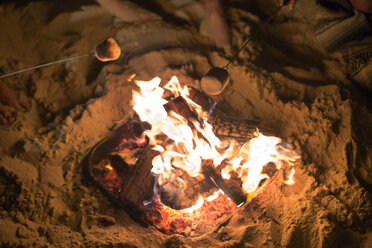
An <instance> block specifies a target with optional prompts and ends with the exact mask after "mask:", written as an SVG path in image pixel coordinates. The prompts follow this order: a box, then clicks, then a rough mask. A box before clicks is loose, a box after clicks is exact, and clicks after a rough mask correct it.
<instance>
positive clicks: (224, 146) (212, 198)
mask: <svg viewBox="0 0 372 248" xmlns="http://www.w3.org/2000/svg"><path fill="white" fill-rule="evenodd" d="M135 82H136V84H137V86H138V87H139V91H133V100H132V105H133V109H134V110H135V111H136V113H137V114H138V116H139V118H140V119H141V121H143V122H147V123H149V124H150V125H151V129H150V130H146V131H144V135H145V136H147V137H148V139H149V145H150V146H152V149H153V150H156V151H158V152H159V155H158V156H155V157H154V158H153V160H152V165H153V167H152V170H151V172H152V173H153V175H154V177H155V179H156V185H158V186H161V185H163V184H164V183H165V182H167V181H169V180H177V181H179V182H180V183H181V184H182V183H183V180H182V179H181V178H180V177H178V176H177V173H176V169H182V171H185V172H187V173H188V174H189V175H190V176H191V177H194V178H196V177H198V176H200V175H201V174H202V167H203V161H205V160H211V161H213V165H214V166H215V167H219V166H221V168H222V169H220V173H221V177H222V178H223V179H224V180H229V179H230V178H231V177H232V175H233V174H234V175H235V176H236V175H237V176H238V177H239V178H240V180H241V182H242V190H243V191H244V192H245V193H246V194H247V197H248V199H250V197H251V196H252V194H251V193H252V192H254V191H255V190H256V189H257V188H258V187H259V184H260V182H261V180H263V179H266V178H268V177H269V175H268V174H266V173H264V168H265V166H267V165H268V164H274V165H275V169H277V170H279V169H280V168H281V167H282V166H283V165H286V166H288V167H289V168H290V169H291V172H290V175H289V177H288V180H287V181H286V183H287V184H289V185H290V184H293V183H294V181H293V175H294V172H295V169H294V168H293V167H294V165H295V162H296V161H297V160H298V159H299V158H300V156H299V155H298V153H297V152H295V151H294V149H293V148H292V147H291V146H290V145H289V144H287V143H284V142H283V141H282V140H281V139H280V138H278V137H273V136H265V135H263V134H262V133H260V132H259V130H256V132H255V135H254V138H253V139H251V140H249V141H247V142H246V143H245V144H244V145H241V144H240V143H238V142H237V141H235V140H233V139H225V140H220V139H219V138H218V137H217V136H216V135H215V134H214V133H213V127H212V126H211V125H210V124H209V123H208V122H207V121H205V120H206V119H207V117H208V113H207V112H206V111H203V109H202V107H201V106H199V105H198V104H196V103H195V102H194V101H193V100H192V99H190V98H189V95H190V93H189V89H188V87H187V86H184V87H182V86H181V85H180V83H179V82H178V79H177V77H172V78H171V80H170V81H169V82H168V83H167V84H165V85H164V86H163V87H160V84H161V79H160V78H159V77H156V78H154V79H152V80H151V81H135ZM166 95H171V97H172V99H176V98H177V97H182V99H183V100H184V101H185V102H186V104H187V106H188V108H189V109H190V110H191V111H192V112H193V113H195V116H194V115H192V117H189V118H186V117H184V116H183V115H181V114H179V113H177V112H176V111H174V110H172V109H168V111H167V110H166V108H165V105H166V104H168V103H169V101H168V100H166V99H169V97H168V98H166V97H165V96H166ZM288 167H286V168H288ZM184 185H186V182H184ZM157 190H159V187H154V199H155V200H153V201H154V202H156V204H155V205H156V207H155V209H156V211H158V212H159V213H160V218H158V217H156V216H157V215H154V216H155V217H154V216H153V215H151V214H148V216H147V218H148V219H149V220H151V221H152V223H155V225H156V226H158V227H159V228H160V229H164V230H167V231H166V232H170V230H171V229H172V230H173V229H174V228H173V227H172V226H173V225H175V224H174V222H173V221H174V220H175V219H179V218H180V217H182V216H183V217H185V216H184V214H193V215H194V216H198V217H200V216H203V211H208V209H214V210H215V209H218V208H216V206H217V205H218V204H220V205H218V206H219V207H220V208H221V206H224V204H225V205H226V206H225V207H226V209H225V211H226V212H231V211H232V209H234V207H232V206H231V205H230V204H226V203H222V204H221V202H223V201H226V200H228V199H229V196H228V195H225V194H224V193H226V192H223V191H222V190H218V191H215V192H212V193H211V195H209V196H206V197H203V196H199V198H198V200H197V201H196V203H195V204H194V205H193V206H192V207H190V208H185V209H183V210H174V209H171V208H169V207H166V206H164V205H162V204H161V200H160V198H159V192H157ZM204 196H205V195H204ZM154 202H153V203H154ZM213 202H214V203H213ZM213 204H217V205H213ZM235 207H236V206H235ZM205 213H207V212H204V215H205ZM215 215H216V216H220V214H215ZM183 217H182V218H183ZM185 218H186V217H185ZM216 218H217V217H216ZM184 222H185V221H183V222H182V223H183V224H182V225H183V226H184V228H186V227H185V226H186V223H184ZM172 223H173V224H172ZM177 225H178V228H180V227H179V225H181V224H180V223H178V224H177ZM187 225H191V224H190V223H188V224H187ZM181 229H182V228H181ZM172 232H173V233H177V232H179V230H178V231H174V230H173V231H172Z"/></svg>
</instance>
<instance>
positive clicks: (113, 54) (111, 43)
mask: <svg viewBox="0 0 372 248" xmlns="http://www.w3.org/2000/svg"><path fill="white" fill-rule="evenodd" d="M120 54H121V50H120V47H119V46H118V44H117V43H116V41H115V40H114V39H113V38H106V39H105V40H103V41H102V42H99V43H97V44H96V47H95V48H94V50H91V51H89V52H88V53H85V54H80V55H76V56H72V57H67V58H64V59H60V60H57V61H52V62H49V63H44V64H40V65H36V66H32V67H28V68H24V69H21V70H18V71H14V72H10V73H7V74H4V75H0V80H1V79H2V78H6V77H9V76H13V75H17V74H20V73H23V72H26V71H31V70H36V69H39V68H43V67H46V66H50V65H54V64H59V63H63V62H66V61H70V60H74V59H79V58H82V57H86V56H95V57H96V58H97V59H98V60H99V61H102V62H106V61H113V60H116V59H118V58H119V56H120Z"/></svg>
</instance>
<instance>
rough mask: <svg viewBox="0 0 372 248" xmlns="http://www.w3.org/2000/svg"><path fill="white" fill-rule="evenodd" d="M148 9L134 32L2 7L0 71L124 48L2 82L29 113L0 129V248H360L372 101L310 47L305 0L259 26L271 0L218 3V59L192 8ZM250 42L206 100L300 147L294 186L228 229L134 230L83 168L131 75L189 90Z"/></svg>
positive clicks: (63, 14) (65, 12)
mask: <svg viewBox="0 0 372 248" xmlns="http://www.w3.org/2000/svg"><path fill="white" fill-rule="evenodd" d="M156 2H157V3H155V2H153V3H151V4H144V3H143V2H140V3H139V5H140V6H141V5H143V6H144V7H146V8H147V9H148V10H150V11H152V12H154V13H155V15H154V16H157V18H155V20H152V21H151V20H150V21H143V22H140V23H126V22H123V21H122V20H120V19H119V18H117V17H115V16H113V15H112V12H110V11H109V10H106V9H104V8H102V7H100V6H99V5H98V4H97V3H95V2H92V1H83V0H81V1H72V0H67V1H63V3H62V2H59V1H31V2H26V1H22V2H20V3H18V4H16V3H14V2H9V3H8V2H7V3H2V4H1V5H0V14H1V18H0V26H1V29H0V36H1V41H0V54H1V57H0V72H1V74H3V73H8V72H12V71H15V70H18V69H21V68H24V67H28V66H33V65H37V64H40V63H44V62H49V61H53V60H56V59H60V58H64V57H66V56H71V55H78V54H83V53H85V52H87V51H89V50H91V49H93V48H94V46H95V44H96V43H97V41H100V40H103V39H105V38H106V37H114V38H115V39H116V40H117V42H118V44H119V45H120V47H121V49H122V56H121V58H120V59H119V60H117V61H115V62H107V63H103V62H100V61H98V60H97V59H95V58H94V57H85V58H82V59H80V60H75V61H71V62H68V63H65V64H59V65H54V66H50V67H48V68H44V69H39V70H36V71H32V72H27V73H24V74H20V75H18V76H13V77H9V78H6V79H4V80H3V81H4V83H5V84H7V85H8V86H9V87H10V88H12V89H14V90H16V91H17V92H18V93H19V97H20V98H21V99H27V100H28V101H30V103H31V108H30V110H29V111H27V112H25V113H23V112H17V119H16V121H15V122H14V123H13V124H12V125H11V126H8V127H4V126H2V127H1V128H0V193H1V198H0V243H1V245H2V246H4V247H371V246H372V230H371V227H372V204H371V203H372V200H371V192H372V162H371V161H372V152H371V151H372V143H371V140H372V132H371V129H370V127H371V126H372V114H371V106H372V105H371V94H370V92H366V91H365V90H363V89H361V87H359V86H358V85H357V84H355V83H352V82H350V81H349V80H347V79H346V76H345V73H344V71H345V70H344V67H343V63H342V61H341V60H340V57H339V55H338V54H337V53H334V54H329V53H326V52H325V51H324V50H323V49H322V48H321V47H320V46H319V45H318V44H317V43H316V41H315V40H314V37H313V34H312V32H311V27H310V23H311V18H310V19H309V18H306V16H305V13H307V14H308V15H310V16H311V13H312V11H314V10H315V8H313V4H314V3H311V2H310V1H305V0H302V1H300V0H299V1H298V4H297V5H296V6H295V8H294V9H293V10H292V11H291V12H289V11H281V12H280V13H279V15H278V16H277V17H275V18H274V20H273V22H272V23H270V24H268V25H265V26H263V25H262V23H263V21H264V20H265V19H266V18H268V16H269V15H270V14H272V13H273V12H274V10H275V8H276V7H275V1H274V0H265V1H258V0H256V1H250V2H247V1H225V5H226V6H225V7H226V8H225V10H226V13H227V16H228V23H229V26H230V29H231V34H232V41H231V44H232V46H231V47H225V48H218V47H217V46H216V45H215V44H214V42H213V40H210V39H208V38H207V37H205V36H203V35H201V34H200V33H199V25H200V24H201V23H202V21H203V17H204V12H203V8H202V5H201V3H200V2H198V1H192V0H183V1H162V0H158V1H156ZM166 2H167V3H168V4H167V3H166ZM154 6H157V7H156V8H154ZM159 17H160V18H159ZM257 30H258V32H257ZM252 32H255V33H256V35H255V38H254V39H253V40H252V42H250V43H249V45H248V47H247V49H245V50H244V51H243V52H242V53H241V54H240V55H239V58H238V59H237V60H234V61H233V63H232V64H231V65H230V67H229V71H230V76H231V84H229V85H228V86H227V88H226V90H225V91H224V93H223V94H221V95H219V96H217V97H215V100H216V101H218V106H219V107H220V108H221V109H223V110H225V111H226V112H228V113H234V116H235V117H242V118H248V119H254V120H255V121H257V122H258V123H259V125H258V126H260V125H262V126H265V127H269V128H272V129H274V130H276V132H277V134H278V136H279V137H281V138H283V139H284V140H285V141H287V142H289V143H292V144H294V146H295V147H296V149H298V150H301V152H302V154H301V155H302V161H303V163H302V165H301V166H299V167H298V168H296V174H295V182H296V183H295V185H294V186H289V185H283V184H281V183H280V180H276V179H275V178H274V179H273V180H272V181H271V182H270V183H269V184H268V185H267V186H266V187H265V188H263V189H262V190H260V191H259V192H258V193H257V194H256V197H255V198H253V199H252V200H251V201H250V202H249V203H246V204H245V205H244V206H243V207H241V208H240V209H238V211H237V212H236V213H234V215H233V217H232V219H231V221H230V222H229V223H228V224H227V225H226V226H223V227H221V228H219V229H217V230H216V232H213V233H208V234H205V235H203V236H200V237H196V238H186V237H183V236H179V235H174V236H167V235H164V234H162V233H160V232H158V231H157V230H156V229H155V228H153V227H148V228H146V227H143V226H141V225H139V224H138V223H137V222H135V221H134V220H132V219H131V218H130V216H129V215H128V214H127V213H126V212H125V211H124V210H123V209H120V208H119V207H117V206H115V205H113V204H112V203H110V201H109V200H108V199H107V198H106V197H105V196H104V195H103V194H102V193H101V192H100V191H99V190H98V189H97V188H96V187H95V186H94V185H93V184H92V183H91V181H90V180H89V178H87V176H86V175H85V174H84V173H83V168H82V161H83V159H84V158H85V156H86V155H87V153H88V152H89V150H90V149H91V148H92V147H93V146H94V145H95V144H96V143H97V142H99V141H100V140H101V139H103V138H104V137H107V136H108V135H110V134H111V133H112V132H113V131H114V130H115V128H117V127H118V126H119V125H120V124H122V123H123V122H124V121H125V118H127V117H128V116H130V114H131V113H132V112H131V105H130V100H131V91H132V89H133V88H134V84H133V81H132V78H131V76H132V74H133V73H136V75H137V76H136V79H145V80H148V79H151V78H153V77H155V76H160V77H161V78H162V79H163V81H164V82H167V80H168V79H169V78H170V77H171V76H173V75H176V76H178V77H179V79H180V81H181V82H182V83H184V84H188V85H192V86H195V87H200V79H201V77H202V76H203V75H204V74H205V73H206V72H207V71H208V70H209V69H210V67H211V66H223V65H224V64H225V63H226V61H227V60H226V59H227V58H228V56H231V55H232V54H233V53H234V52H235V51H236V50H237V48H238V47H239V46H240V45H242V44H243V42H244V39H245V38H246V37H247V36H248V35H249V34H251V33H252Z"/></svg>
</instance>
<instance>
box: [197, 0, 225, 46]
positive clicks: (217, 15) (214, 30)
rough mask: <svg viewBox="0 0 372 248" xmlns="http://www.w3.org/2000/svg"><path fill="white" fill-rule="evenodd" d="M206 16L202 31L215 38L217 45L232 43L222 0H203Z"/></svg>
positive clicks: (201, 26) (201, 27)
mask: <svg viewBox="0 0 372 248" xmlns="http://www.w3.org/2000/svg"><path fill="white" fill-rule="evenodd" d="M202 1H203V5H204V8H205V12H206V17H205V18H204V20H203V22H202V23H201V25H200V33H201V34H203V35H205V36H207V37H209V38H211V39H213V40H214V41H215V42H216V45H217V46H226V45H229V44H230V39H231V37H230V31H229V27H228V25H227V22H226V19H225V15H224V12H223V9H222V6H221V3H220V0H202Z"/></svg>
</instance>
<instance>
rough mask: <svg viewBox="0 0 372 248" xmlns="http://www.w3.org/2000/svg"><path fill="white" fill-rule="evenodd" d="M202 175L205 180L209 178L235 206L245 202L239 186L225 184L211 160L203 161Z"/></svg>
mask: <svg viewBox="0 0 372 248" xmlns="http://www.w3.org/2000/svg"><path fill="white" fill-rule="evenodd" d="M202 173H203V175H204V176H205V177H206V178H209V179H210V180H211V181H212V182H213V184H215V186H216V187H217V188H219V189H221V190H222V191H223V192H224V193H225V194H227V195H228V196H229V197H230V199H231V200H233V201H234V202H235V203H236V205H238V206H239V205H240V204H242V203H244V202H245V201H246V200H247V195H246V194H244V192H243V191H242V189H241V187H240V186H239V185H237V184H234V183H227V182H225V180H224V179H223V178H222V177H221V175H220V174H218V173H217V171H216V168H215V167H214V165H213V162H212V161H211V160H205V161H204V163H203V165H202Z"/></svg>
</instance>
